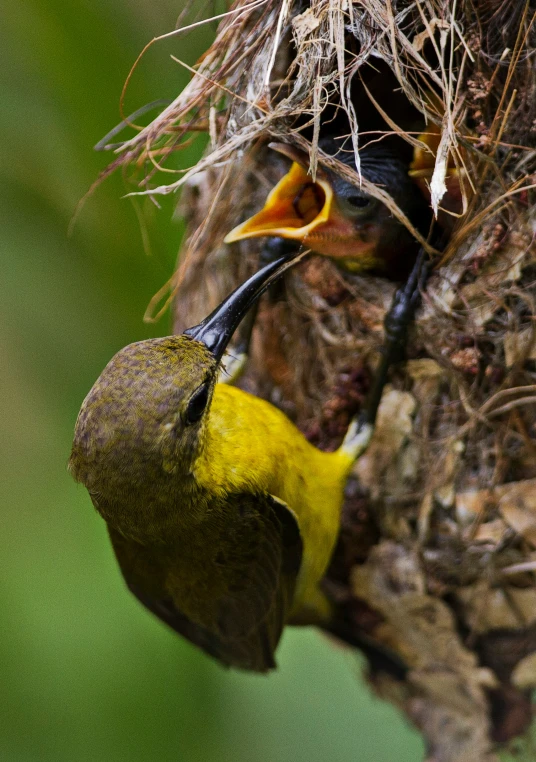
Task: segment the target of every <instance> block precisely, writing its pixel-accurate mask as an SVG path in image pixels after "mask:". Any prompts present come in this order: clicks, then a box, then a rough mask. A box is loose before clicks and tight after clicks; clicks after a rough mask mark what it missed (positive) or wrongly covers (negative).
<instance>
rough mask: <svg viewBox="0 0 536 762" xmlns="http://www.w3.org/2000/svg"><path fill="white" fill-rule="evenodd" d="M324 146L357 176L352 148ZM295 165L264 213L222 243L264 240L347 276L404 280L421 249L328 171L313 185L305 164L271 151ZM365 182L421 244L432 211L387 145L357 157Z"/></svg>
mask: <svg viewBox="0 0 536 762" xmlns="http://www.w3.org/2000/svg"><path fill="white" fill-rule="evenodd" d="M347 143H348V141H347V142H346V146H341V144H340V141H335V140H334V139H332V138H323V139H322V140H321V141H320V143H319V147H320V148H321V150H322V151H323V152H324V153H326V154H327V155H329V156H334V157H336V158H337V159H339V160H340V161H341V162H343V163H344V164H346V165H347V166H349V167H351V168H352V169H355V157H354V152H353V149H352V148H350V149H349V148H348V145H347ZM272 147H273V148H275V149H276V150H278V151H280V152H281V153H284V154H285V155H286V156H288V157H289V158H291V159H293V163H292V165H291V167H290V170H289V172H288V173H287V174H286V175H285V176H284V177H283V178H282V179H281V180H280V181H279V182H278V183H277V185H276V186H275V187H274V188H273V190H272V191H271V192H270V194H269V195H268V197H267V199H266V202H265V205H264V207H263V209H262V210H261V211H260V212H258V213H257V214H255V215H254V216H253V217H251V218H250V219H248V220H246V221H245V222H243V223H242V224H240V225H238V226H237V227H236V228H234V229H233V230H232V231H231V232H230V233H229V234H228V235H227V236H226V238H225V242H226V243H233V242H235V241H240V240H244V239H248V238H259V237H264V236H269V237H274V236H275V237H280V238H283V239H287V240H292V241H297V242H300V243H302V244H303V245H304V246H305V247H307V248H309V249H311V250H312V251H314V252H316V253H318V254H322V255H324V256H327V257H330V258H331V259H333V260H334V261H336V262H337V263H339V264H340V265H342V266H343V267H344V268H345V269H348V270H351V271H356V272H359V271H375V272H377V273H378V274H381V275H384V276H386V277H388V278H391V279H393V280H400V279H402V278H404V277H405V276H407V275H408V273H409V272H410V270H411V268H412V265H413V263H414V262H415V257H416V254H417V251H418V244H417V242H416V241H415V239H414V238H413V236H412V235H411V234H410V233H409V231H408V230H407V228H406V227H405V226H404V225H403V224H402V222H400V221H399V220H398V218H397V217H395V216H394V215H393V214H392V213H391V211H390V210H389V209H388V208H387V206H385V204H383V203H382V202H381V201H379V200H378V199H377V198H375V197H374V196H372V195H370V194H369V193H366V192H365V191H364V190H362V189H361V188H359V187H356V186H355V185H352V184H351V183H350V182H348V181H347V180H345V179H344V178H342V177H340V176H339V175H337V174H336V173H334V172H332V171H331V170H328V169H326V168H325V167H319V169H318V170H317V175H316V180H315V182H313V181H312V178H311V176H310V175H309V174H308V166H309V157H308V156H307V155H306V154H305V153H303V152H301V151H299V150H297V149H295V148H293V147H291V146H288V145H282V144H272ZM359 157H360V170H361V173H362V176H363V177H364V178H365V179H366V180H368V181H369V182H371V183H374V184H375V185H378V186H381V187H382V188H383V189H384V190H386V191H387V192H388V193H389V195H390V196H391V197H392V198H393V200H394V201H395V202H396V204H397V205H398V206H399V208H400V209H401V210H402V211H403V212H404V213H405V215H406V216H407V217H408V219H409V220H410V222H412V224H413V225H414V226H415V227H416V228H417V229H418V230H419V231H420V232H421V233H422V234H423V235H425V236H426V234H427V232H428V228H429V225H430V221H431V213H430V207H429V204H428V203H427V201H426V200H425V198H424V197H423V195H422V193H421V192H420V190H419V188H418V187H417V185H416V183H415V182H414V181H413V180H412V179H411V178H410V177H409V175H408V166H407V163H406V162H404V161H403V159H402V158H401V157H400V156H399V154H398V153H397V152H396V151H395V150H394V149H393V148H391V147H389V146H388V145H387V143H386V142H380V143H369V144H368V145H366V146H364V147H363V148H362V149H361V150H360V151H359Z"/></svg>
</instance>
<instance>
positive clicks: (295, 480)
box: [195, 384, 352, 615]
mask: <svg viewBox="0 0 536 762" xmlns="http://www.w3.org/2000/svg"><path fill="white" fill-rule="evenodd" d="M351 467H352V459H351V458H350V457H348V456H347V455H345V454H343V453H342V452H340V451H338V452H334V453H325V452H322V451H320V450H318V449H317V448H315V447H313V445H311V444H310V443H309V442H308V441H307V440H306V439H305V437H304V436H303V434H302V433H301V432H300V431H299V430H298V429H297V428H296V427H295V426H294V425H293V424H292V423H291V422H290V421H289V419H288V418H287V417H286V416H285V415H284V414H283V413H282V412H281V411H280V410H278V409H277V408H275V407H274V406H273V405H271V404H270V403H268V402H266V401H265V400H262V399H259V398H258V397H254V396H252V395H250V394H248V393H246V392H243V391H241V390H240V389H237V388H235V387H232V386H226V385H224V384H218V385H216V388H215V390H214V397H213V400H212V405H211V408H210V412H209V415H208V421H207V429H206V432H205V442H204V447H203V450H202V453H201V456H200V457H199V459H198V461H197V463H196V467H195V477H196V479H197V481H198V482H199V484H200V485H202V486H203V487H205V488H206V489H207V490H209V491H210V492H212V493H214V494H216V495H220V496H224V495H227V494H229V493H233V492H243V491H246V492H268V493H270V494H271V495H274V496H275V497H278V498H279V499H280V500H283V501H284V502H285V503H287V505H288V506H289V507H290V508H291V509H292V510H293V511H294V513H295V514H296V516H297V519H298V523H299V526H300V531H301V534H302V539H303V546H304V551H303V560H302V566H301V569H300V575H299V579H298V586H297V590H296V596H295V601H294V606H293V615H296V614H299V612H300V610H302V609H306V608H311V609H315V608H316V607H317V606H316V596H317V585H318V582H319V580H320V579H321V577H322V576H323V574H324V572H325V570H326V567H327V564H328V562H329V559H330V557H331V553H332V551H333V546H334V544H335V540H336V537H337V533H338V528H339V522H340V512H341V506H342V500H343V490H344V485H345V482H346V478H347V476H348V473H349V471H350V469H351Z"/></svg>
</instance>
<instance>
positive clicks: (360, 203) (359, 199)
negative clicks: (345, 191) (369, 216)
mask: <svg viewBox="0 0 536 762" xmlns="http://www.w3.org/2000/svg"><path fill="white" fill-rule="evenodd" d="M346 200H347V201H348V203H349V204H351V205H352V206H355V208H356V209H365V208H366V207H367V206H370V205H371V203H372V199H371V197H370V196H348V198H347V199H346Z"/></svg>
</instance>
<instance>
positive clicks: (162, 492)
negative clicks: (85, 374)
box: [69, 258, 375, 672]
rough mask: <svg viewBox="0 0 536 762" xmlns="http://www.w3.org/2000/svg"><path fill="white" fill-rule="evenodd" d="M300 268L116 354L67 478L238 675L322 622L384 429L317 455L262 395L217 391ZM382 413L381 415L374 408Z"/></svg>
mask: <svg viewBox="0 0 536 762" xmlns="http://www.w3.org/2000/svg"><path fill="white" fill-rule="evenodd" d="M290 264H292V262H290V263H289V260H288V258H281V259H279V260H276V261H274V262H272V263H270V264H268V265H266V266H265V267H264V268H262V269H261V270H259V271H258V272H257V273H256V274H255V275H253V276H252V277H251V278H249V279H248V280H247V281H246V282H245V283H244V284H242V286H240V287H239V288H238V289H236V290H235V291H234V292H233V293H232V294H231V295H230V296H229V297H228V298H227V299H225V300H224V301H223V302H222V304H221V305H220V306H219V307H218V308H216V310H214V311H213V312H212V313H211V314H210V315H209V316H208V317H207V318H206V319H205V320H203V321H202V322H201V323H200V324H199V325H197V326H195V327H193V328H190V329H188V330H187V331H185V332H184V333H183V334H182V335H179V336H168V337H165V338H159V339H150V340H146V341H140V342H137V343H135V344H131V345H129V346H127V347H125V348H124V349H122V350H121V351H119V352H118V353H117V354H116V355H115V356H114V357H113V358H112V360H111V361H110V362H109V363H108V365H107V366H106V368H105V369H104V370H103V372H102V373H101V375H100V376H99V378H98V380H97V381H96V383H95V385H94V386H93V388H92V389H91V391H90V392H89V394H88V395H87V397H86V399H85V400H84V402H83V404H82V407H81V410H80V413H79V415H78V419H77V422H76V428H75V434H74V442H73V448H72V454H71V458H70V461H69V469H70V471H71V473H72V475H73V476H74V478H75V479H76V480H77V481H78V482H81V483H82V484H84V485H85V487H86V488H87V489H88V491H89V494H90V496H91V499H92V501H93V504H94V506H95V507H96V509H97V511H98V512H99V513H100V514H101V516H102V517H103V518H104V519H105V521H106V523H107V525H108V531H109V534H110V538H111V542H112V545H113V548H114V551H115V554H116V556H117V560H118V562H119V566H120V568H121V571H122V573H123V576H124V578H125V580H126V583H127V585H128V587H129V588H130V590H131V591H132V592H133V593H134V595H135V596H137V597H138V598H139V600H140V601H141V602H142V603H143V604H144V605H145V606H146V607H147V608H148V609H150V610H151V611H152V612H153V613H154V614H156V615H157V616H158V617H160V618H161V619H162V620H163V621H164V622H166V623H167V624H168V625H170V626H171V627H172V628H174V629H175V630H176V631H177V632H178V633H180V634H181V635H183V636H185V637H186V638H188V639H189V640H190V641H192V642H193V643H194V644H196V645H197V646H199V647H200V648H202V649H203V650H204V651H206V652H207V653H209V654H210V655H211V656H213V657H215V658H216V659H218V660H219V661H220V662H222V663H223V664H225V665H229V666H233V667H238V668H242V669H247V670H254V671H258V672H263V671H266V670H268V669H271V668H273V667H274V666H275V662H274V652H275V649H276V646H277V644H278V641H279V639H280V636H281V632H282V629H283V627H284V625H285V624H286V623H293V622H294V623H299V624H301V623H314V622H317V623H320V622H321V621H322V620H323V619H325V618H326V617H328V615H329V611H330V607H329V604H328V601H327V599H326V598H325V597H324V595H323V593H322V592H321V590H320V589H319V581H320V579H321V577H322V576H323V574H324V572H325V570H326V567H327V565H328V562H329V560H330V556H331V554H332V550H333V547H334V544H335V540H336V537H337V532H338V528H339V518H340V512H341V506H342V502H343V490H344V486H345V483H346V479H347V477H348V475H349V473H350V470H351V468H352V465H353V463H354V461H355V460H356V458H357V457H358V456H359V455H360V454H361V453H362V452H363V451H364V449H365V448H366V447H367V444H368V442H369V440H370V436H371V434H372V430H373V421H369V420H365V419H363V420H361V421H358V420H357V419H356V420H354V421H353V422H352V423H351V425H350V427H349V429H348V432H347V434H346V437H345V439H344V441H343V443H342V445H341V446H340V448H339V449H338V450H337V451H335V452H331V453H327V452H322V451H320V450H318V449H317V448H315V447H314V446H312V445H311V444H310V443H309V442H308V441H307V440H306V439H305V437H304V436H303V435H302V434H301V433H300V431H299V430H298V429H297V428H296V427H295V426H294V425H293V424H292V423H291V422H290V420H289V419H288V418H287V417H286V416H285V415H284V414H283V413H282V412H281V411H280V410H278V409H277V408H275V407H274V406H273V405H271V404H270V403H269V402H266V401H265V400H263V399H260V398H257V397H255V396H252V395H251V394H248V393H246V392H244V391H242V390H240V389H237V388H234V387H230V386H227V385H225V384H220V383H217V377H218V367H219V365H220V362H221V360H222V356H223V354H224V351H225V349H226V347H227V345H228V342H229V340H230V338H231V336H232V334H233V332H234V330H235V329H236V327H237V325H238V323H239V322H240V320H241V319H242V318H243V316H244V315H245V313H246V312H247V310H248V309H249V308H250V306H251V305H252V304H253V303H254V302H255V300H256V299H258V298H259V296H260V294H261V293H262V292H263V290H264V289H265V288H266V287H267V286H268V285H269V283H270V282H271V281H273V280H274V278H275V277H276V276H278V275H279V274H280V273H281V272H282V271H283V270H284V269H286V268H287V267H288V266H290ZM374 415H375V413H374Z"/></svg>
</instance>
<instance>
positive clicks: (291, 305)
mask: <svg viewBox="0 0 536 762" xmlns="http://www.w3.org/2000/svg"><path fill="white" fill-rule="evenodd" d="M534 14H535V9H534V7H533V5H532V4H531V3H529V2H526V3H523V2H519V0H511V1H510V0H474V1H473V2H470V0H459V2H458V3H453V2H451V1H450V0H415V1H413V2H409V0H387V2H386V1H385V0H359V2H357V1H356V2H352V1H351V0H311V2H310V3H309V2H305V1H302V2H296V1H293V0H248V2H246V1H245V0H237V2H235V3H234V4H233V5H232V7H231V9H230V11H229V13H228V15H226V16H225V17H224V18H223V19H222V20H221V23H220V26H219V29H218V33H217V37H216V41H215V42H214V44H213V45H212V47H211V48H210V49H209V50H208V51H207V52H206V53H205V55H204V56H203V57H202V59H201V60H200V61H199V62H198V64H197V66H196V67H195V73H193V76H192V79H191V82H190V84H189V85H188V86H187V87H186V89H185V90H184V91H183V92H182V93H181V94H180V95H179V96H178V97H177V99H176V100H175V101H174V102H173V103H172V104H171V105H170V106H168V107H167V108H166V109H165V110H164V111H163V112H162V113H161V114H160V115H159V116H158V117H157V118H156V119H155V120H154V121H153V122H152V123H151V124H150V125H149V126H148V127H146V128H144V129H143V130H142V131H141V132H140V133H139V134H138V135H137V136H136V137H135V138H133V139H132V140H130V141H128V142H127V143H124V144H123V145H122V146H121V148H120V151H119V154H118V158H117V159H116V162H115V163H114V165H113V166H117V165H118V164H123V165H125V164H127V165H129V166H131V167H135V171H136V175H135V180H136V182H137V183H139V189H138V191H137V192H142V193H146V194H149V195H157V194H162V193H169V192H173V191H175V190H177V189H179V188H181V187H182V188H183V189H184V193H183V194H182V201H181V211H182V213H183V214H184V216H185V217H186V219H187V221H188V227H189V236H188V237H187V240H186V242H185V244H184V247H183V251H182V253H181V256H180V259H179V268H178V271H177V274H176V276H175V277H174V279H173V280H172V282H171V283H170V284H169V286H168V291H169V294H170V298H173V303H174V310H175V317H176V320H175V329H176V330H177V331H180V330H182V329H183V328H184V327H185V326H187V325H191V324H194V323H195V322H197V321H198V320H199V319H200V318H201V317H202V316H204V315H205V314H207V311H208V309H209V308H211V307H213V306H215V305H216V304H217V303H218V302H219V301H220V299H221V298H222V297H223V296H224V295H226V294H227V293H228V292H229V290H230V289H231V287H233V286H235V285H236V284H237V283H239V282H240V281H241V280H243V279H244V278H245V277H246V276H247V275H249V274H250V273H251V272H252V271H253V270H254V269H256V268H257V267H258V259H259V251H260V248H261V245H262V243H261V242H260V241H258V240H257V241H255V240H253V241H246V242H242V243H241V244H239V245H234V246H226V245H223V243H222V241H223V238H224V236H225V234H226V233H228V232H229V230H230V229H231V228H232V227H234V225H236V224H237V223H238V222H240V221H242V220H243V219H245V218H246V217H247V216H249V215H251V214H252V213H254V212H256V211H258V209H259V208H260V207H261V206H262V204H263V203H264V200H265V198H266V195H267V192H268V191H269V190H270V189H271V188H272V187H273V185H274V184H275V182H277V180H279V178H280V177H281V176H282V175H283V174H284V172H285V171H286V169H287V168H288V162H286V161H285V159H283V158H282V157H279V156H278V155H276V154H274V153H273V152H272V151H271V150H270V149H269V148H268V147H267V144H268V143H269V142H270V141H273V140H276V141H279V142H284V143H288V144H290V145H294V146H296V147H298V148H302V149H305V150H310V151H311V172H312V173H313V175H314V173H315V171H316V168H317V166H318V165H326V166H328V167H332V168H336V169H338V171H340V172H342V173H343V174H345V176H346V177H348V178H349V179H351V180H352V181H353V182H359V177H358V175H357V174H356V173H355V172H353V171H352V170H350V169H349V168H348V167H343V166H342V165H340V164H339V163H338V162H337V161H336V159H333V158H329V157H326V156H323V155H322V154H321V152H318V151H317V143H318V139H319V136H321V133H322V129H323V125H324V124H326V123H327V121H328V120H329V119H333V118H340V115H341V114H344V115H345V116H344V119H345V120H346V124H347V128H348V134H349V135H351V138H352V142H353V145H354V147H355V148H356V149H357V147H358V146H359V144H360V142H361V141H362V140H363V135H364V134H365V133H366V132H367V128H370V130H369V132H370V131H374V130H375V131H376V132H375V139H382V135H385V134H393V133H394V134H396V135H397V136H398V137H399V139H400V140H403V141H405V143H404V145H405V146H407V147H409V150H410V151H411V152H413V151H414V150H415V149H416V148H417V149H418V148H419V147H420V148H421V149H423V146H422V143H420V142H419V140H418V135H419V133H420V132H423V131H426V130H428V131H429V132H430V131H435V132H436V133H437V135H438V139H437V146H436V150H435V159H434V157H433V156H432V160H431V161H430V172H429V177H428V183H429V187H430V198H431V204H432V206H433V207H434V209H435V210H436V211H438V208H439V207H440V206H441V199H442V197H443V193H444V190H445V187H446V185H447V183H448V177H449V174H450V175H452V174H455V173H457V175H458V176H459V177H463V178H465V179H464V182H463V183H462V184H461V185H462V188H463V196H464V198H463V209H462V212H461V215H460V216H459V217H456V218H453V217H450V218H449V220H450V221H449V222H448V224H446V227H447V228H448V229H449V243H448V244H447V246H446V248H445V250H444V251H443V253H442V255H441V261H440V263H439V265H438V266H436V268H435V270H434V272H433V274H432V276H431V278H430V280H429V283H428V286H427V288H426V292H425V293H424V295H423V304H422V307H421V309H420V310H419V312H418V315H417V318H416V321H415V325H414V326H413V328H412V330H411V333H410V340H409V346H408V350H407V360H406V361H405V362H403V363H401V364H400V365H399V366H397V368H396V369H395V370H394V372H393V373H392V377H391V384H390V386H389V387H388V388H387V389H386V391H385V394H384V398H383V401H382V404H381V407H380V412H379V419H378V425H377V431H376V434H375V437H374V440H373V444H372V446H371V447H370V449H369V451H368V452H367V454H366V455H365V456H364V457H363V458H362V459H361V460H360V461H359V462H358V464H357V466H356V469H355V476H356V478H355V480H354V481H352V483H351V484H350V485H349V487H348V498H347V502H346V506H345V510H344V516H343V524H342V530H341V536H340V540H339V543H338V546H337V550H336V553H335V556H334V558H333V562H332V565H331V568H330V570H329V573H328V576H327V580H326V589H327V590H328V592H329V593H330V595H331V596H332V597H333V598H334V600H336V601H337V602H338V604H339V606H340V607H341V609H345V612H346V615H347V616H348V617H351V621H352V622H353V626H354V627H355V630H356V632H358V631H363V632H365V633H367V634H368V635H369V636H370V637H371V638H374V639H375V640H376V641H378V642H379V643H381V644H383V645H384V646H386V647H388V648H389V649H391V650H392V651H394V652H396V653H397V654H398V655H400V656H401V657H402V658H403V659H404V660H405V662H406V663H407V664H408V665H409V667H410V671H409V673H408V677H407V679H406V680H405V681H400V680H396V679H395V678H394V677H389V676H388V675H385V674H382V675H380V674H379V673H378V674H375V673H374V670H372V672H371V680H372V681H373V682H374V684H375V687H376V689H377V690H378V691H379V692H380V693H381V695H382V696H384V697H385V698H386V699H388V700H390V701H393V702H395V703H396V704H397V705H398V706H400V707H401V708H402V709H403V711H404V712H405V713H406V714H407V715H408V716H409V717H410V718H411V719H412V720H413V722H415V723H416V724H417V726H418V727H419V728H420V729H421V730H422V732H423V733H424V735H425V737H426V739H427V743H428V748H429V755H430V756H429V759H430V760H434V762H454V761H456V762H484V760H485V761H486V762H492V760H495V759H498V754H500V753H501V752H499V751H498V749H499V746H498V744H502V743H505V742H507V741H510V740H511V739H514V738H516V737H518V736H522V735H523V734H526V732H527V728H528V726H529V724H530V721H531V716H532V713H531V705H530V692H531V690H532V689H533V688H534V687H535V686H536V585H535V571H536V324H535V314H536V310H535V299H536V259H535V248H534V231H535V225H536V214H535V212H534V211H533V207H532V204H533V197H534V189H535V188H536V184H535V183H536V174H535V173H536V152H535V151H534V150H533V149H534V148H535V142H536V141H535V138H536V70H535V67H534V50H535V38H536V21H535V16H534ZM386 93H387V98H386V97H385V94H386ZM431 93H433V96H431V95H430V94H431ZM386 104H387V105H386ZM408 114H409V115H410V116H411V118H410V117H409V116H408ZM334 115H335V116H334ZM378 124H380V125H381V127H380V128H378V126H377V125H378ZM434 125H435V127H434ZM199 131H205V132H207V133H208V135H209V137H210V141H209V147H208V149H207V150H206V152H205V154H204V156H203V158H202V159H201V161H200V162H199V163H198V164H197V165H196V166H195V167H193V168H192V169H191V170H189V171H188V172H186V173H183V174H180V175H178V176H176V177H175V176H173V175H171V176H170V175H169V174H164V173H163V172H162V171H161V167H162V166H163V165H164V166H165V162H166V160H168V159H169V157H171V156H172V154H173V152H175V151H176V150H179V149H180V148H181V145H183V144H184V143H185V142H186V141H187V140H188V139H189V137H190V136H191V135H192V133H197V132H199ZM140 166H143V167H144V169H145V173H144V176H143V178H142V179H141V180H140V177H139V167H140ZM169 180H171V182H169ZM164 181H166V184H162V183H163V182H164ZM362 183H363V187H364V188H365V190H367V191H369V192H371V193H372V194H373V195H378V194H380V197H381V198H382V200H384V201H385V192H384V191H383V190H382V189H378V188H375V187H374V186H371V185H370V183H367V182H366V180H364V179H363V180H362ZM382 194H383V195H382ZM388 203H389V205H390V208H391V209H392V211H393V213H394V214H396V215H397V216H398V217H399V218H400V219H402V220H403V221H405V222H407V220H406V219H405V218H404V216H403V214H402V212H401V211H400V210H399V209H398V208H397V207H396V205H395V204H394V202H393V201H391V200H390V199H388ZM438 214H441V212H440V211H438ZM444 224H445V223H444ZM424 243H425V246H427V248H428V250H429V251H430V252H431V253H433V251H432V249H433V247H431V246H430V245H429V244H427V243H426V242H424ZM394 287H395V286H394V284H393V283H391V282H389V281H387V280H385V279H380V278H374V277H371V276H368V275H367V276H363V275H362V276H359V275H353V274H349V273H347V272H343V271H341V270H339V269H338V268H337V267H336V266H335V265H334V264H333V263H332V262H331V261H330V260H327V259H324V258H321V257H318V256H313V257H310V258H309V259H307V260H305V261H304V262H303V263H302V264H300V265H299V266H298V267H297V268H296V269H295V270H294V271H291V272H289V273H288V274H287V276H286V279H285V282H284V286H283V287H282V289H280V291H279V293H276V294H275V295H272V296H271V297H268V298H265V299H264V300H263V302H262V304H261V308H260V314H259V318H258V321H257V327H256V329H255V332H254V340H253V352H252V358H251V362H250V364H249V366H248V370H247V373H246V376H245V377H244V380H243V382H242V383H243V385H244V386H245V387H246V388H247V389H248V390H251V391H253V392H254V393H256V394H259V395H261V396H263V397H265V398H267V399H270V400H272V401H273V402H274V403H275V404H276V405H278V406H280V407H281V408H282V409H284V410H285V412H286V413H287V414H288V415H289V416H290V417H292V418H293V420H295V421H296V422H297V424H298V426H299V427H300V428H301V429H302V430H303V431H304V432H305V433H306V435H307V436H308V437H309V438H310V439H311V441H313V442H314V443H315V444H317V445H318V446H320V447H322V448H325V449H333V448H335V447H336V446H337V445H338V444H339V443H340V441H341V437H342V435H343V433H344V431H345V429H346V426H347V424H348V421H349V419H350V417H351V416H352V415H353V414H354V413H355V412H356V411H357V410H358V409H359V407H360V405H361V404H362V402H363V399H364V397H365V395H366V391H367V388H368V385H369V383H370V379H371V376H372V374H373V373H374V368H375V364H376V363H377V360H378V353H379V349H380V347H381V344H382V339H383V327H382V323H383V318H384V315H385V312H386V310H387V309H388V307H389V305H390V303H391V299H392V296H393V291H394ZM165 293H166V292H163V295H164V296H165ZM159 296H160V297H161V296H162V294H161V295H159ZM528 758H533V757H528Z"/></svg>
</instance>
